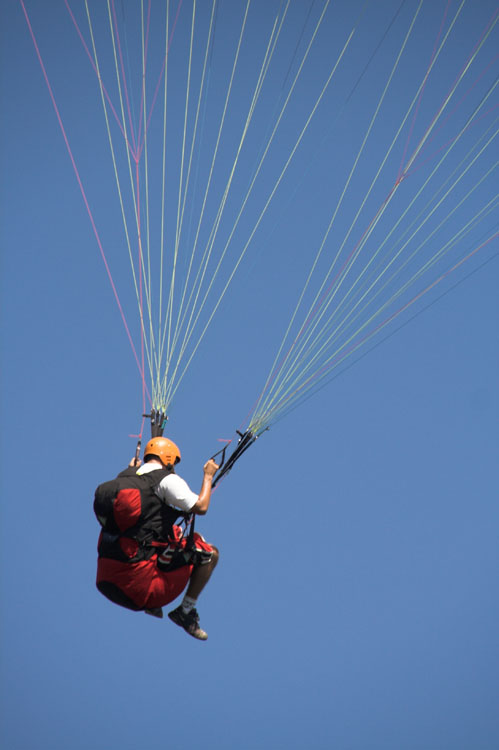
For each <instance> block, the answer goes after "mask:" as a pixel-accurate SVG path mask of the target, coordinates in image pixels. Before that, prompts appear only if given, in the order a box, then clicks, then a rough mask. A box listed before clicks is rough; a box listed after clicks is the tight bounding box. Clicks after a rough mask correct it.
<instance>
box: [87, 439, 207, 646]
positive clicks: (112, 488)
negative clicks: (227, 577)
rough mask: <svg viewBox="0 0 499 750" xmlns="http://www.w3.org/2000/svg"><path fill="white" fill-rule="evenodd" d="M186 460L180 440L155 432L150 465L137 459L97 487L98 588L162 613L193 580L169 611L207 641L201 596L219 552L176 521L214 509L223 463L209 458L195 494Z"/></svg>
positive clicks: (120, 600) (148, 456)
mask: <svg viewBox="0 0 499 750" xmlns="http://www.w3.org/2000/svg"><path fill="white" fill-rule="evenodd" d="M179 461H180V451H179V449H178V447H177V446H176V445H175V443H173V442H172V441H171V440H168V439H167V438H164V437H155V438H153V439H152V440H150V441H149V442H148V443H147V445H146V448H145V451H144V463H143V464H142V463H141V461H140V460H138V459H135V458H134V459H132V461H131V462H130V464H129V466H128V468H127V469H125V470H124V471H122V472H121V473H120V474H118V476H117V477H116V479H112V480H111V481H109V482H105V483H104V484H101V485H99V487H97V490H96V492H95V500H94V511H95V514H96V516H97V519H98V521H99V523H100V524H101V526H102V531H101V534H100V537H99V544H98V552H99V559H98V564H97V588H98V589H99V591H100V592H101V593H102V594H104V596H106V597H107V598H108V599H110V600H111V601H112V602H114V603H115V604H120V605H121V606H123V607H127V608H128V609H132V610H135V611H143V612H146V613H147V614H150V615H154V616H155V617H163V610H162V607H163V606H164V605H166V604H168V603H169V602H171V601H173V600H174V599H176V597H177V596H179V595H180V594H181V593H182V591H183V590H184V589H185V587H186V586H187V590H186V593H185V596H184V598H183V601H182V603H181V604H180V606H178V607H177V608H176V609H174V610H172V611H171V612H169V614H168V617H169V618H170V619H171V620H172V621H173V622H174V623H176V624H177V625H179V626H180V627H182V628H184V630H185V631H186V632H187V633H189V635H192V636H193V637H194V638H198V639H199V640H203V641H204V640H206V639H207V638H208V635H207V633H206V632H205V631H204V630H202V628H201V627H200V625H199V616H198V613H197V610H196V601H197V598H198V596H199V594H200V593H201V591H202V590H203V589H204V587H205V586H206V584H207V583H208V580H209V579H210V576H211V574H212V573H213V570H214V569H215V566H216V564H217V562H218V556H219V553H218V549H217V548H216V547H214V546H213V545H212V544H208V542H206V541H205V540H204V539H203V537H202V536H201V535H200V534H198V533H196V532H194V531H193V527H192V529H191V533H190V534H186V533H185V531H184V529H183V528H182V526H181V525H180V524H179V523H177V522H178V521H179V518H186V519H188V518H189V517H193V516H192V514H195V515H204V514H205V513H206V512H207V510H208V508H209V505H210V498H211V485H212V480H213V476H214V475H215V472H216V471H217V469H218V466H217V464H216V463H215V462H214V461H213V460H212V459H210V460H209V461H207V463H206V464H205V465H204V467H203V482H202V485H201V491H200V493H199V495H196V494H195V493H194V492H192V490H191V489H190V488H189V486H188V484H187V482H185V481H184V480H183V479H182V478H181V477H179V476H178V474H176V473H175V469H174V466H175V465H176V464H178V462H179Z"/></svg>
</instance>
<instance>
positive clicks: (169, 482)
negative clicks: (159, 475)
mask: <svg viewBox="0 0 499 750" xmlns="http://www.w3.org/2000/svg"><path fill="white" fill-rule="evenodd" d="M162 468H163V466H161V464H160V463H158V461H148V462H147V463H145V464H142V466H140V467H139V468H138V469H137V474H139V475H140V474H148V473H149V472H150V471H155V470H156V469H162ZM156 494H157V495H158V497H159V498H160V499H161V500H163V501H164V502H165V503H166V504H167V505H172V506H173V507H174V508H179V509H180V510H183V511H185V512H187V513H189V511H191V510H192V508H193V507H194V506H195V505H196V503H197V501H198V499H199V495H196V493H195V492H193V491H192V490H191V488H190V487H189V485H188V484H187V482H186V481H185V480H184V479H182V477H179V476H178V474H168V476H167V477H164V478H163V479H162V480H161V482H160V483H159V485H158V487H157V489H156Z"/></svg>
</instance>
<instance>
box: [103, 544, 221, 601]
mask: <svg viewBox="0 0 499 750" xmlns="http://www.w3.org/2000/svg"><path fill="white" fill-rule="evenodd" d="M194 541H195V546H196V548H197V549H201V550H205V551H206V552H211V551H212V547H211V545H210V544H208V542H205V540H204V539H203V537H202V536H201V535H200V534H197V533H195V534H194ZM157 557H158V556H157V555H156V554H155V555H153V556H152V557H151V559H150V560H142V561H141V562H120V561H119V560H111V559H109V558H106V557H100V558H99V560H98V563H97V588H98V589H99V591H100V592H101V593H102V594H104V596H106V597H107V598H108V599H111V601H113V602H115V603H116V604H121V605H122V606H123V607H127V608H128V609H134V610H142V609H152V608H154V607H162V606H164V605H165V604H168V603H169V602H171V601H173V600H174V599H176V598H177V596H179V595H180V594H181V593H182V591H183V590H184V589H185V587H186V586H187V583H188V581H189V578H190V576H191V573H192V570H193V566H192V565H184V566H183V567H181V568H177V570H172V571H171V572H163V571H161V570H159V568H158V567H157V565H156V560H157Z"/></svg>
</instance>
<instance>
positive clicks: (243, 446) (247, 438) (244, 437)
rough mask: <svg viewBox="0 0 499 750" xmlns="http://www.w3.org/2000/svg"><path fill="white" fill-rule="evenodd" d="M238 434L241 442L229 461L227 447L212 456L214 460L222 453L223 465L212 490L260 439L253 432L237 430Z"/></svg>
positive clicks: (214, 480)
mask: <svg viewBox="0 0 499 750" xmlns="http://www.w3.org/2000/svg"><path fill="white" fill-rule="evenodd" d="M236 432H237V434H238V435H239V440H238V441H237V445H236V447H235V448H234V450H233V452H232V453H231V454H230V456H229V458H228V459H227V461H226V460H225V452H226V450H227V446H225V447H224V448H222V450H221V451H218V453H215V455H214V456H212V458H213V459H214V458H215V457H216V456H218V455H220V453H221V454H222V461H221V465H220V468H219V469H218V471H217V473H216V474H215V478H214V479H213V482H212V485H211V486H212V488H214V487H215V486H216V485H217V482H219V481H220V479H222V477H223V476H225V475H226V474H228V473H229V471H230V470H231V469H232V467H233V466H234V464H235V463H236V461H237V459H238V458H241V456H242V455H243V453H245V451H247V450H248V448H249V447H250V445H253V443H254V442H255V440H256V439H257V437H258V436H257V435H254V434H253V433H252V432H251V430H246V432H239V430H236Z"/></svg>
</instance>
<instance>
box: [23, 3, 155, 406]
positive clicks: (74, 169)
mask: <svg viewBox="0 0 499 750" xmlns="http://www.w3.org/2000/svg"><path fill="white" fill-rule="evenodd" d="M19 2H20V3H21V7H22V9H23V13H24V16H25V18H26V23H27V24H28V29H29V33H30V35H31V39H32V41H33V45H34V47H35V51H36V55H37V57H38V62H39V63H40V67H41V69H42V73H43V77H44V79H45V83H46V84H47V88H48V91H49V95H50V99H51V100H52V104H53V107H54V110H55V114H56V117H57V121H58V123H59V127H60V129H61V132H62V136H63V138H64V143H65V144H66V149H67V152H68V154H69V158H70V159H71V164H72V166H73V171H74V173H75V175H76V179H77V182H78V186H79V188H80V192H81V195H82V197H83V202H84V203H85V208H86V209H87V213H88V216H89V218H90V223H91V225H92V229H93V232H94V235H95V239H96V240H97V245H98V247H99V250H100V254H101V257H102V260H103V262H104V266H105V268H106V272H107V276H108V279H109V282H110V284H111V288H112V290H113V293H114V298H115V300H116V304H117V305H118V309H119V311H120V315H121V319H122V321H123V325H124V326H125V331H126V334H127V336H128V340H129V342H130V346H131V347H132V351H133V354H134V357H135V361H136V362H137V367H138V368H139V372H140V374H141V376H142V379H144V370H143V368H141V366H140V362H139V358H138V356H137V351H136V349H135V346H134V343H133V340H132V336H131V333H130V329H129V327H128V324H127V321H126V318H125V313H124V311H123V307H122V305H121V302H120V298H119V296H118V292H117V289H116V286H115V283H114V280H113V277H112V274H111V269H110V268H109V264H108V262H107V258H106V255H105V253H104V248H103V247H102V242H101V239H100V236H99V232H98V231H97V227H96V225H95V221H94V217H93V215H92V211H91V209H90V205H89V203H88V200H87V196H86V193H85V189H84V187H83V183H82V181H81V178H80V173H79V172H78V167H77V166H76V162H75V159H74V156H73V152H72V151H71V146H70V145H69V140H68V137H67V135H66V131H65V129H64V125H63V122H62V118H61V115H60V112H59V108H58V106H57V103H56V100H55V96H54V92H53V91H52V86H51V85H50V81H49V78H48V74H47V71H46V68H45V65H44V63H43V59H42V56H41V53H40V49H39V47H38V43H37V41H36V37H35V33H34V31H33V28H32V26H31V22H30V20H29V16H28V13H27V10H26V7H25V5H24V2H23V0H19ZM149 397H150V396H149Z"/></svg>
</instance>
